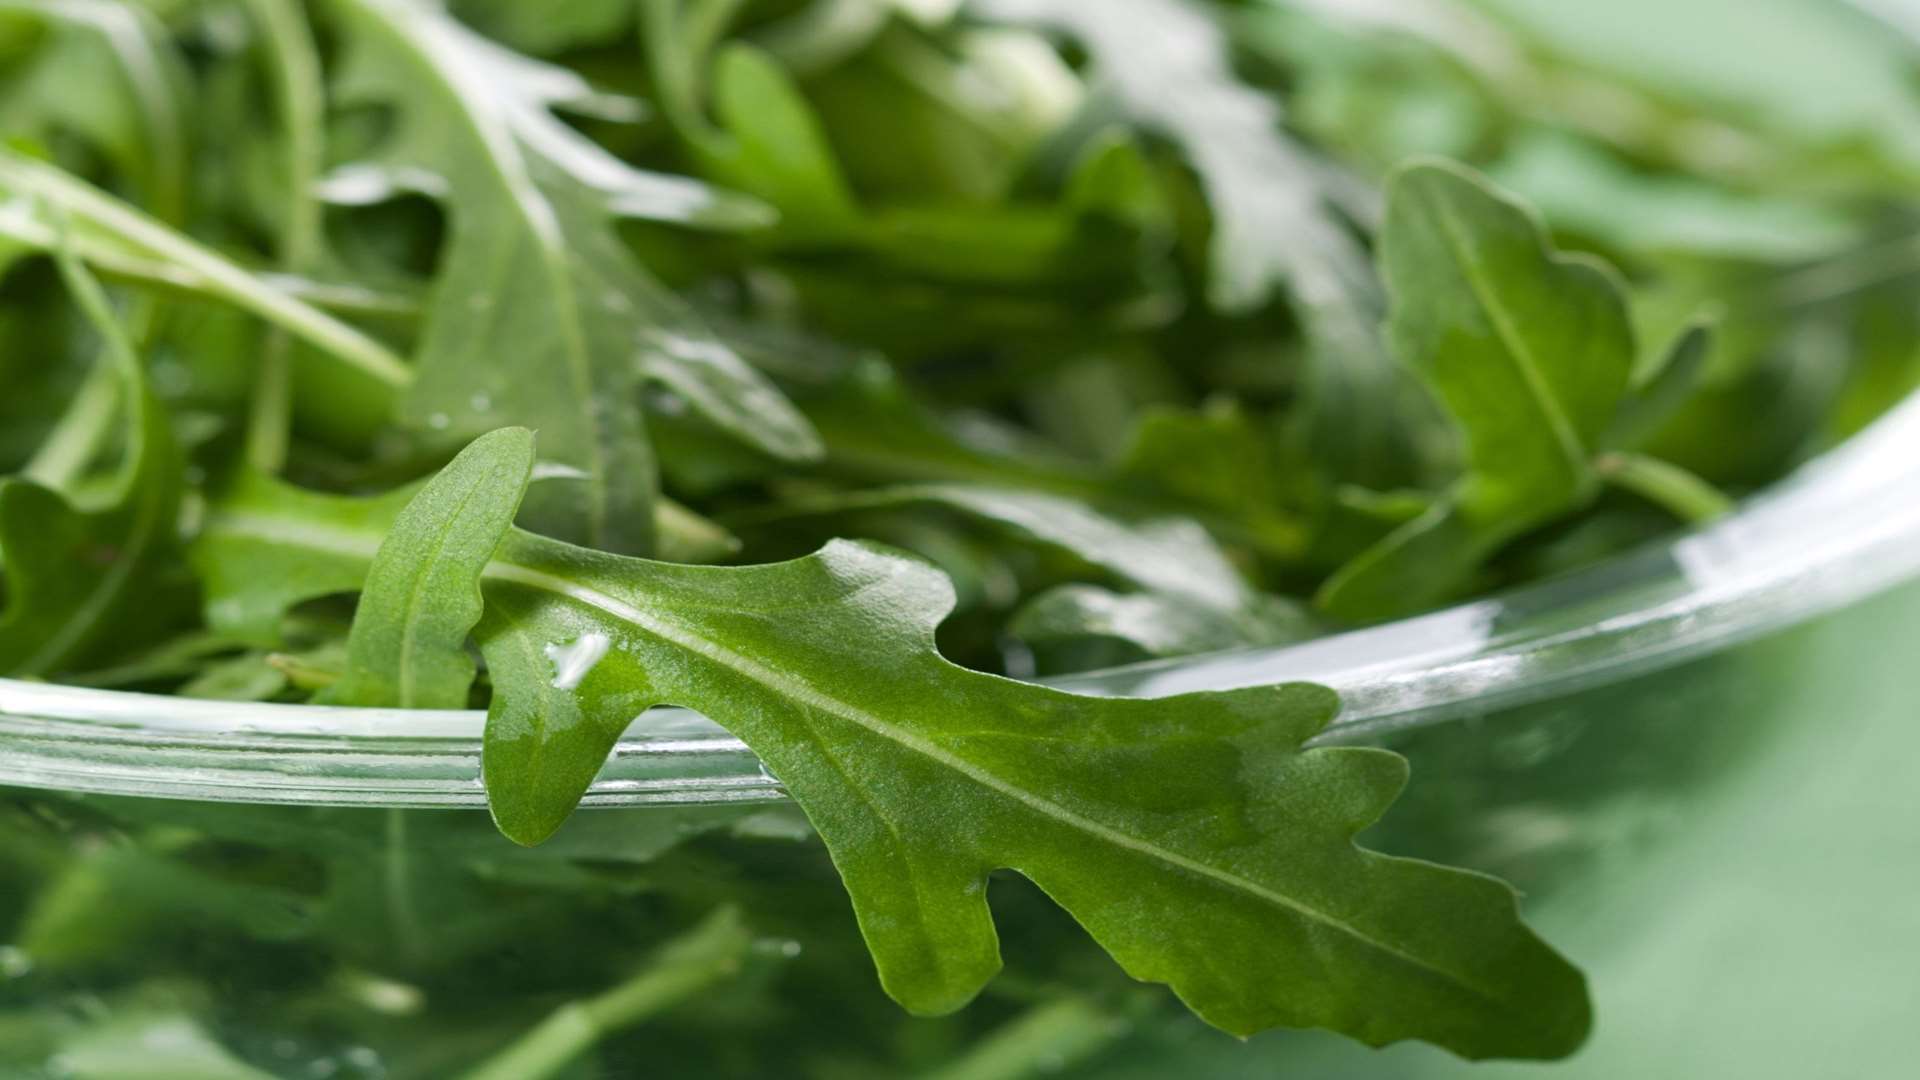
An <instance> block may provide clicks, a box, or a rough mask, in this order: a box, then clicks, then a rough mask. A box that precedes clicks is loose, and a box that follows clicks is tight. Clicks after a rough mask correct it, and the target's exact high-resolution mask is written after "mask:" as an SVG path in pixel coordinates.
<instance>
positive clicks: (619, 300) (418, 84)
mask: <svg viewBox="0 0 1920 1080" xmlns="http://www.w3.org/2000/svg"><path fill="white" fill-rule="evenodd" d="M343 6H344V7H345V9H346V13H347V15H348V20H347V23H346V29H347V31H348V42H349V54H348V59H347V61H346V67H345V70H344V72H343V73H342V75H341V77H340V93H341V95H342V97H343V98H344V99H345V100H346V101H348V102H377V103H384V104H390V105H392V106H393V107H394V108H395V110H396V114H397V121H396V128H395V130H394V132H393V134H392V135H391V137H390V138H389V139H388V141H387V143H386V144H385V147H384V150H383V157H382V160H381V162H380V165H381V167H384V168H388V169H394V168H402V169H408V170H412V171H413V172H414V173H416V174H424V175H427V176H431V177H433V178H434V181H433V182H434V184H435V185H436V186H437V187H438V188H439V189H440V191H441V192H442V193H443V194H444V196H445V198H446V201H447V203H448V205H449V207H450V209H451V213H452V222H451V235H450V239H449V241H448V244H447V250H446V251H445V252H444V253H443V255H442V256H441V265H442V266H443V267H444V272H443V273H441V274H440V275H439V276H438V277H437V278H436V280H435V282H434V285H433V291H432V295H431V298H430V302H429V307H428V311H427V313H426V317H425V322H424V325H423V326H422V328H421V335H422V339H421V342H420V346H419V377H418V379H417V380H416V382H415V383H414V385H413V386H412V388H411V389H410V391H409V393H408V394H407V397H406V399H405V400H404V401H403V403H402V410H401V411H402V416H403V418H404V419H406V420H407V421H408V422H409V423H410V424H412V425H414V426H416V427H417V428H419V429H421V430H424V431H428V432H440V433H444V435H445V436H446V437H456V436H461V435H470V434H472V433H474V432H476V431H478V430H486V429H491V428H494V427H498V426H500V425H501V424H502V423H523V424H527V425H529V426H533V427H538V428H540V429H542V430H544V431H545V432H546V433H547V441H546V443H545V447H546V450H547V452H548V453H549V454H550V455H552V458H553V460H554V461H555V462H557V463H559V464H562V465H566V466H571V467H573V468H574V469H577V470H579V473H580V478H579V480H578V482H577V483H576V484H574V485H554V484H549V485H544V486H542V487H540V488H536V489H535V490H534V491H533V492H532V493H531V494H530V495H529V497H528V507H527V510H528V514H529V516H530V518H531V520H532V521H533V522H534V524H535V525H536V527H539V528H542V529H546V530H549V531H552V532H555V533H557V534H560V535H565V536H570V537H576V538H580V539H585V540H588V541H590V542H592V543H593V544H595V545H596V546H600V547H604V548H609V549H614V550H623V551H648V550H651V549H652V546H653V543H654V537H653V529H652V526H653V499H654V496H655V489H656V483H657V482H656V479H655V476H654V462H653V458H652V454H651V452H650V450H649V446H648V442H647V438H646V432H645V427H644V424H643V421H642V416H641V411H640V407H639V400H640V398H639V395H640V388H641V386H642V384H643V382H644V381H646V380H648V379H654V380H658V381H660V382H663V383H665V384H666V385H668V386H669V387H671V388H672V389H673V390H674V391H675V392H677V393H678V394H680V395H681V396H683V397H684V398H685V399H686V400H687V401H688V402H689V403H690V404H692V405H693V406H694V407H695V408H697V409H700V410H701V411H702V412H704V413H705V414H706V415H708V416H709V417H710V418H712V419H713V420H714V422H715V423H717V424H719V425H720V426H721V427H722V428H723V429H725V430H727V431H728V432H730V433H732V434H734V435H735V436H737V437H739V438H741V439H742V440H744V441H746V442H748V443H749V444H750V445H754V446H757V447H759V448H760V449H762V450H765V451H766V452H768V453H771V454H773V455H775V456H776V457H782V458H787V459H793V460H807V459H810V458H812V457H815V456H817V455H818V452H819V447H818V440H817V437H816V436H815V435H814V434H813V431H812V429H811V427H810V426H809V425H808V424H807V423H806V421H805V419H804V418H802V417H801V416H800V415H799V413H797V412H796V411H794V410H793V408H792V407H791V406H790V405H788V404H787V402H786V400H785V399H784V398H783V397H781V395H780V394H779V392H778V391H777V390H775V389H774V388H773V387H772V386H771V384H769V383H767V382H766V381H765V379H764V378H762V377H761V376H760V375H759V374H758V373H757V372H755V371H753V369H751V368H749V367H748V366H747V365H746V364H745V362H743V361H742V360H740V358H739V357H738V356H737V355H736V354H735V353H734V352H733V350H732V349H731V348H729V347H728V346H727V345H726V344H725V343H723V342H721V341H719V340H718V339H716V338H715V337H714V336H713V335H712V334H711V332H710V331H708V330H707V329H706V328H705V327H704V326H702V325H701V323H700V321H699V319H698V318H697V316H696V315H695V314H694V312H693V311H692V309H691V308H689V307H688V306H687V305H686V304H685V303H684V302H682V301H680V300H679V299H678V298H676V297H675V296H674V295H673V294H672V293H671V292H669V291H667V290H666V289H665V288H664V287H662V286H661V285H660V284H659V283H658V282H656V281H654V280H653V279H652V277H650V276H649V275H648V274H647V273H646V271H645V270H643V269H642V268H641V266H640V265H639V263H638V262H637V261H636V260H635V259H634V258H633V256H632V254H631V253H629V252H628V250H627V249H626V247H625V246H624V244H623V242H622V241H621V239H620V238H619V236H618V235H617V233H616V232H615V230H614V225H615V218H616V215H631V214H646V215H651V216H658V217H662V218H665V219H667V220H675V221H687V222H694V223H708V224H720V225H736V226H737V225H741V224H751V223H753V222H755V221H757V220H758V218H757V216H756V211H755V210H754V209H752V207H751V206H750V205H747V204H743V203H742V202H740V201H739V200H738V199H735V198H729V197H723V196H720V195H717V194H715V193H714V192H712V191H710V190H708V189H706V188H704V187H702V186H700V185H699V184H697V183H695V182H693V181H689V180H682V179H678V178H669V177H663V176H658V175H655V174H649V173H643V172H640V171H639V170H636V169H633V168H631V167H630V166H627V165H626V164H624V163H623V162H621V161H619V160H618V159H616V158H614V157H612V156H611V155H609V154H607V153H606V152H605V151H604V150H601V149H600V148H599V147H598V146H597V145H596V144H593V143H592V142H590V141H588V140H586V139H585V138H583V137H581V136H580V135H579V134H578V133H576V132H574V131H573V130H572V129H571V128H568V127H567V126H566V125H565V124H563V123H561V122H560V121H559V120H558V119H557V118H556V117H554V116H553V115H552V114H551V113H550V112H548V111H547V110H548V109H549V108H550V107H552V106H555V105H575V106H578V105H582V104H587V105H593V104H595V103H596V102H601V99H597V98H595V97H594V96H593V95H592V94H591V92H590V91H589V90H588V88H587V86H586V84H585V82H584V81H583V80H581V79H580V78H579V77H578V76H577V75H575V74H573V73H572V72H570V71H567V70H565V69H560V68H553V67H549V66H547V65H544V64H541V63H539V62H537V61H533V60H530V59H528V58H526V57H522V56H518V55H516V54H513V53H510V52H508V51H506V50H505V49H503V48H501V47H499V46H497V45H494V44H492V43H491V42H488V41H486V40H485V39H484V38H481V37H479V36H477V35H475V34H473V33H472V32H471V31H469V30H467V29H465V28H464V27H462V26H460V25H459V24H458V23H457V22H454V21H453V20H452V19H451V18H450V17H448V16H446V15H445V14H443V13H440V12H436V11H433V10H431V9H428V8H424V7H416V6H413V5H409V4H403V3H398V2H395V0H343ZM601 103H603V104H604V102H601Z"/></svg>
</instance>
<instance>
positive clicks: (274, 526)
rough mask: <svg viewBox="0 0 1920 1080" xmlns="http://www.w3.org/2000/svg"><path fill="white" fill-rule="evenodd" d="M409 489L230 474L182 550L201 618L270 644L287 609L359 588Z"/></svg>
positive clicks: (231, 634) (236, 636)
mask: <svg viewBox="0 0 1920 1080" xmlns="http://www.w3.org/2000/svg"><path fill="white" fill-rule="evenodd" d="M417 490H418V489H417V488H414V487H404V488H399V489H396V490H394V491H390V492H387V493H385V494H384V495H379V496H374V497H370V498H368V497H355V496H349V495H329V494H325V493H323V492H318V491H307V490H304V489H301V488H297V487H294V486H293V485H291V484H287V483H284V482H282V481H279V480H276V479H274V478H273V477H270V476H266V475H263V474H260V473H255V472H250V471H247V470H240V471H238V472H237V473H235V474H234V475H233V476H232V477H231V478H230V479H229V480H228V481H227V482H226V484H225V485H224V486H223V487H222V488H221V489H220V490H219V491H218V492H217V493H216V496H215V498H214V500H213V503H212V515H213V516H212V517H211V518H210V519H209V520H208V522H207V523H206V526H205V527H204V528H203V529H202V530H201V531H200V533H199V535H198V536H196V537H195V538H194V541H193V544H192V546H191V547H190V548H189V550H188V555H189V557H190V558H191V559H192V561H193V567H194V570H195V571H196V572H197V573H198V574H199V576H200V580H201V582H202V584H203V586H204V588H205V591H206V619H207V624H208V625H209V626H211V627H212V628H213V629H214V630H215V631H217V632H218V633H220V634H222V635H223V636H225V637H228V638H230V639H232V640H235V641H242V642H247V643H250V644H257V645H262V646H267V647H272V646H275V645H278V644H279V643H280V640H281V637H280V623H281V620H282V618H283V617H285V615H286V613H287V612H288V610H289V609H291V608H292V607H293V606H294V605H296V604H298V603H300V602H301V601H304V600H312V599H314V598H316V597H322V596H331V595H334V594H337V593H350V592H357V591H358V590H359V589H360V587H361V585H362V584H363V583H364V582H365V581H366V579H367V568H368V565H369V564H370V563H371V562H372V559H373V556H374V553H375V552H376V551H378V550H379V547H380V541H381V540H382V538H383V537H384V536H385V535H386V531H387V528H388V526H390V525H391V524H392V523H393V521H394V519H395V518H397V517H398V516H399V515H400V511H401V510H402V509H403V508H404V507H405V506H406V505H407V504H408V503H409V502H411V501H412V500H413V497H414V495H415V493H416V491H417ZM302 530H305V531H307V532H308V533H309V535H307V536H306V537H304V538H303V537H302V535H301V531H302Z"/></svg>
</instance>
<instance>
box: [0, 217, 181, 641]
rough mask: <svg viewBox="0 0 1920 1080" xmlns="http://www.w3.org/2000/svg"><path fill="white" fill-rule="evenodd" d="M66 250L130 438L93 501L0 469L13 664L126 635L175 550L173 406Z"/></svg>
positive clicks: (3, 626) (0, 626) (66, 271)
mask: <svg viewBox="0 0 1920 1080" xmlns="http://www.w3.org/2000/svg"><path fill="white" fill-rule="evenodd" d="M58 255H59V257H58V263H59V267H60V272H61V276H62V277H63V278H64V279H65V281H66V284H67V288H68V290H69V291H70V292H71V294H72V296H73V299H74V301H75V303H77V304H78V305H79V307H80V310H81V312H82V313H83V314H84V315H85V316H86V317H87V321H88V322H89V323H91V324H92V326H93V328H94V330H95V331H96V332H97V333H98V334H99V335H100V336H101V338H102V339H103V340H104V341H105V343H106V349H105V353H104V359H103V363H106V364H108V365H110V366H111V368H112V370H113V371H114V373H115V375H116V377H117V378H118V381H119V384H120V390H121V400H122V401H123V402H124V408H125V409H126V411H127V443H126V450H125V453H124V456H123V457H122V459H121V461H120V465H119V467H118V469H117V470H116V471H115V472H114V474H113V478H112V480H111V481H110V483H109V484H108V486H107V488H106V489H105V490H104V491H103V492H102V493H101V496H100V498H99V499H98V500H97V501H94V500H89V502H88V503H87V504H79V503H77V502H76V501H75V500H74V499H73V498H71V497H69V496H67V495H63V494H61V493H60V492H58V491H55V490H53V489H51V488H47V487H43V486H41V485H40V484H37V483H34V482H33V481H31V480H24V479H20V478H15V477H9V478H7V479H3V480H0V550H4V551H5V553H6V560H5V563H6V565H5V579H6V585H7V589H6V595H7V601H6V610H5V612H4V613H3V614H0V671H5V672H6V673H7V674H9V675H16V676H17V675H46V674H50V673H53V672H59V671H65V670H69V669H71V668H73V667H75V666H77V665H80V664H84V663H86V662H87V661H89V660H92V659H95V658H98V657H99V656H101V655H103V654H105V653H108V652H110V651H112V650H113V649H115V648H117V647H121V645H122V642H123V638H122V637H121V633H122V629H121V625H120V624H121V623H122V622H123V621H125V620H127V619H129V617H130V616H131V615H132V614H133V613H134V612H137V611H140V610H141V609H142V608H143V607H145V606H147V605H149V604H150V603H151V596H150V592H151V589H152V582H151V581H149V580H148V576H149V575H151V574H153V573H154V572H155V570H156V568H157V567H159V566H161V565H162V564H163V562H164V560H165V558H166V556H167V555H168V554H169V553H170V552H171V549H172V547H173V541H174V529H175V526H176V522H177V519H178V517H179V512H180V496H181V487H182V483H181V461H180V453H179V450H178V448H177V447H176V446H175V445H174V441H173V434H172V431H171V429H170V427H169V426H168V423H167V415H166V411H165V409H163V408H162V407H161V405H160V403H159V401H158V400H157V399H156V398H155V397H154V395H153V391H152V390H151V389H150V388H149V387H148V385H147V376H146V370H145V368H144V367H143V366H142V365H141V362H140V358H139V356H138V355H136V354H135V352H134V348H133V342H132V341H130V340H129V339H128V338H127V336H126V333H125V332H124V331H123V330H122V329H121V328H120V325H119V323H118V322H117V321H116V320H115V318H114V315H113V311H112V309H111V307H110V306H109V304H108V301H107V298H106V295H105V294H104V293H103V292H102V291H101V290H100V287H99V285H98V284H97V283H96V282H95V281H94V280H93V279H92V278H91V277H90V276H88V274H87V272H86V271H85V270H84V269H82V268H81V266H80V264H79V261H78V260H77V259H76V258H75V257H74V255H73V253H72V250H71V248H63V249H61V250H60V252H59V253H58Z"/></svg>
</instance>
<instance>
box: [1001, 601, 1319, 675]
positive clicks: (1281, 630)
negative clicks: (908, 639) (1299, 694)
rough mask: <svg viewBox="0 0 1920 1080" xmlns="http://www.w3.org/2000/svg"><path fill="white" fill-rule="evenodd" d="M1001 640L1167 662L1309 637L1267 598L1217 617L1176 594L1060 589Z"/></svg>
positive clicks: (1293, 616) (1294, 614)
mask: <svg viewBox="0 0 1920 1080" xmlns="http://www.w3.org/2000/svg"><path fill="white" fill-rule="evenodd" d="M1007 632H1008V633H1011V634H1012V635H1013V636H1015V637H1017V638H1019V639H1021V640H1022V641H1024V642H1026V643H1027V644H1028V645H1030V646H1034V647H1036V648H1047V649H1057V648H1060V647H1062V646H1067V645H1072V644H1075V643H1077V642H1079V641H1081V640H1082V639H1086V638H1110V639H1113V640H1115V641H1119V642H1124V643H1125V644H1126V645H1128V646H1131V647H1132V648H1134V649H1136V650H1138V651H1139V653H1140V654H1141V655H1143V656H1147V657H1167V656H1191V655H1194V654H1196V653H1203V652H1215V651H1219V650H1222V649H1237V648H1245V647H1248V646H1255V645H1285V644H1289V643H1292V642H1295V641H1304V640H1306V639H1307V638H1309V637H1311V636H1313V627H1312V623H1311V621H1310V620H1309V619H1308V618H1307V617H1306V615H1305V613H1303V612H1302V611H1300V609H1299V608H1298V607H1296V606H1295V605H1293V604H1291V603H1289V602H1287V601H1285V600H1281V599H1280V598H1278V597H1273V596H1261V597H1258V598H1256V599H1254V600H1253V601H1252V602H1250V603H1248V604H1247V605H1245V606H1244V607H1240V608H1234V609H1222V608H1218V607H1214V606H1211V605H1208V604H1205V603H1200V602H1196V601H1194V600H1193V599H1192V598H1191V597H1185V596H1179V595H1174V594H1167V593H1131V594H1123V593H1116V592H1113V591H1111V590H1109V589H1102V588H1100V587H1098V586H1095V585H1061V586H1059V587H1057V588H1053V589H1049V590H1047V591H1046V592H1043V593H1041V594H1040V595H1038V596H1036V597H1034V598H1033V599H1032V600H1030V601H1028V602H1027V604H1026V605H1025V606H1023V607H1022V608H1021V609H1020V610H1019V612H1017V613H1016V614H1015V615H1014V617H1013V620H1012V621H1011V622H1009V623H1008V624H1007ZM1075 666H1076V667H1078V666H1082V665H1075Z"/></svg>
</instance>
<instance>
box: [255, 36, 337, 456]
mask: <svg viewBox="0 0 1920 1080" xmlns="http://www.w3.org/2000/svg"><path fill="white" fill-rule="evenodd" d="M246 5H247V8H248V11H249V12H250V13H251V14H252V16H253V19H254V22H255V23H256V24H258V26H259V28H260V31H261V40H262V41H263V42H264V43H265V45H266V52H267V55H268V57H269V58H270V59H271V60H272V67H273V72H274V80H275V82H276V83H277V86H276V87H275V91H276V94H277V96H278V98H279V103H280V113H281V117H280V118H281V124H280V127H281V130H282V131H285V132H286V134H287V186H288V192H287V219H286V232H285V234H284V235H283V236H282V237H281V250H280V261H281V264H282V265H283V266H285V267H286V268H287V269H289V270H292V271H296V272H297V271H300V270H303V269H306V268H307V267H308V266H309V265H311V263H312V261H313V259H314V258H315V256H316V255H317V254H318V251H319V246H320V204H319V201H318V200H317V199H315V198H314V195H313V188H314V184H315V182H316V180H317V179H318V177H319V174H320V168H321V164H322V162H321V153H322V150H321V146H320V128H321V124H322V122H323V118H322V117H321V104H320V103H321V100H322V94H323V91H322V89H321V84H320V61H319V57H318V55H317V53H316V51H315V49H314V44H313V37H312V35H311V34H309V33H308V31H307V24H306V21H305V20H304V19H303V18H302V17H301V14H300V12H299V11H298V10H297V9H296V8H295V7H294V6H293V5H292V4H291V3H289V2H288V0H246ZM292 344H293V343H292V342H291V341H290V340H289V339H288V337H287V332H286V331H285V330H284V329H280V328H275V329H274V330H272V331H270V332H269V333H268V335H267V340H266V342H265V343H264V344H263V346H262V348H261V350H260V371H259V373H258V374H257V375H256V376H255V378H254V384H253V400H252V403H251V406H250V408H249V410H248V417H247V443H246V459H247V462H248V464H250V465H252V466H253V467H254V468H255V469H258V470H259V471H261V472H264V473H277V472H279V471H280V470H281V468H283V467H284V466H285V465H286V462H287V446H288V443H289V442H290V440H291V437H292V435H291V432H292V420H293V349H292Z"/></svg>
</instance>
